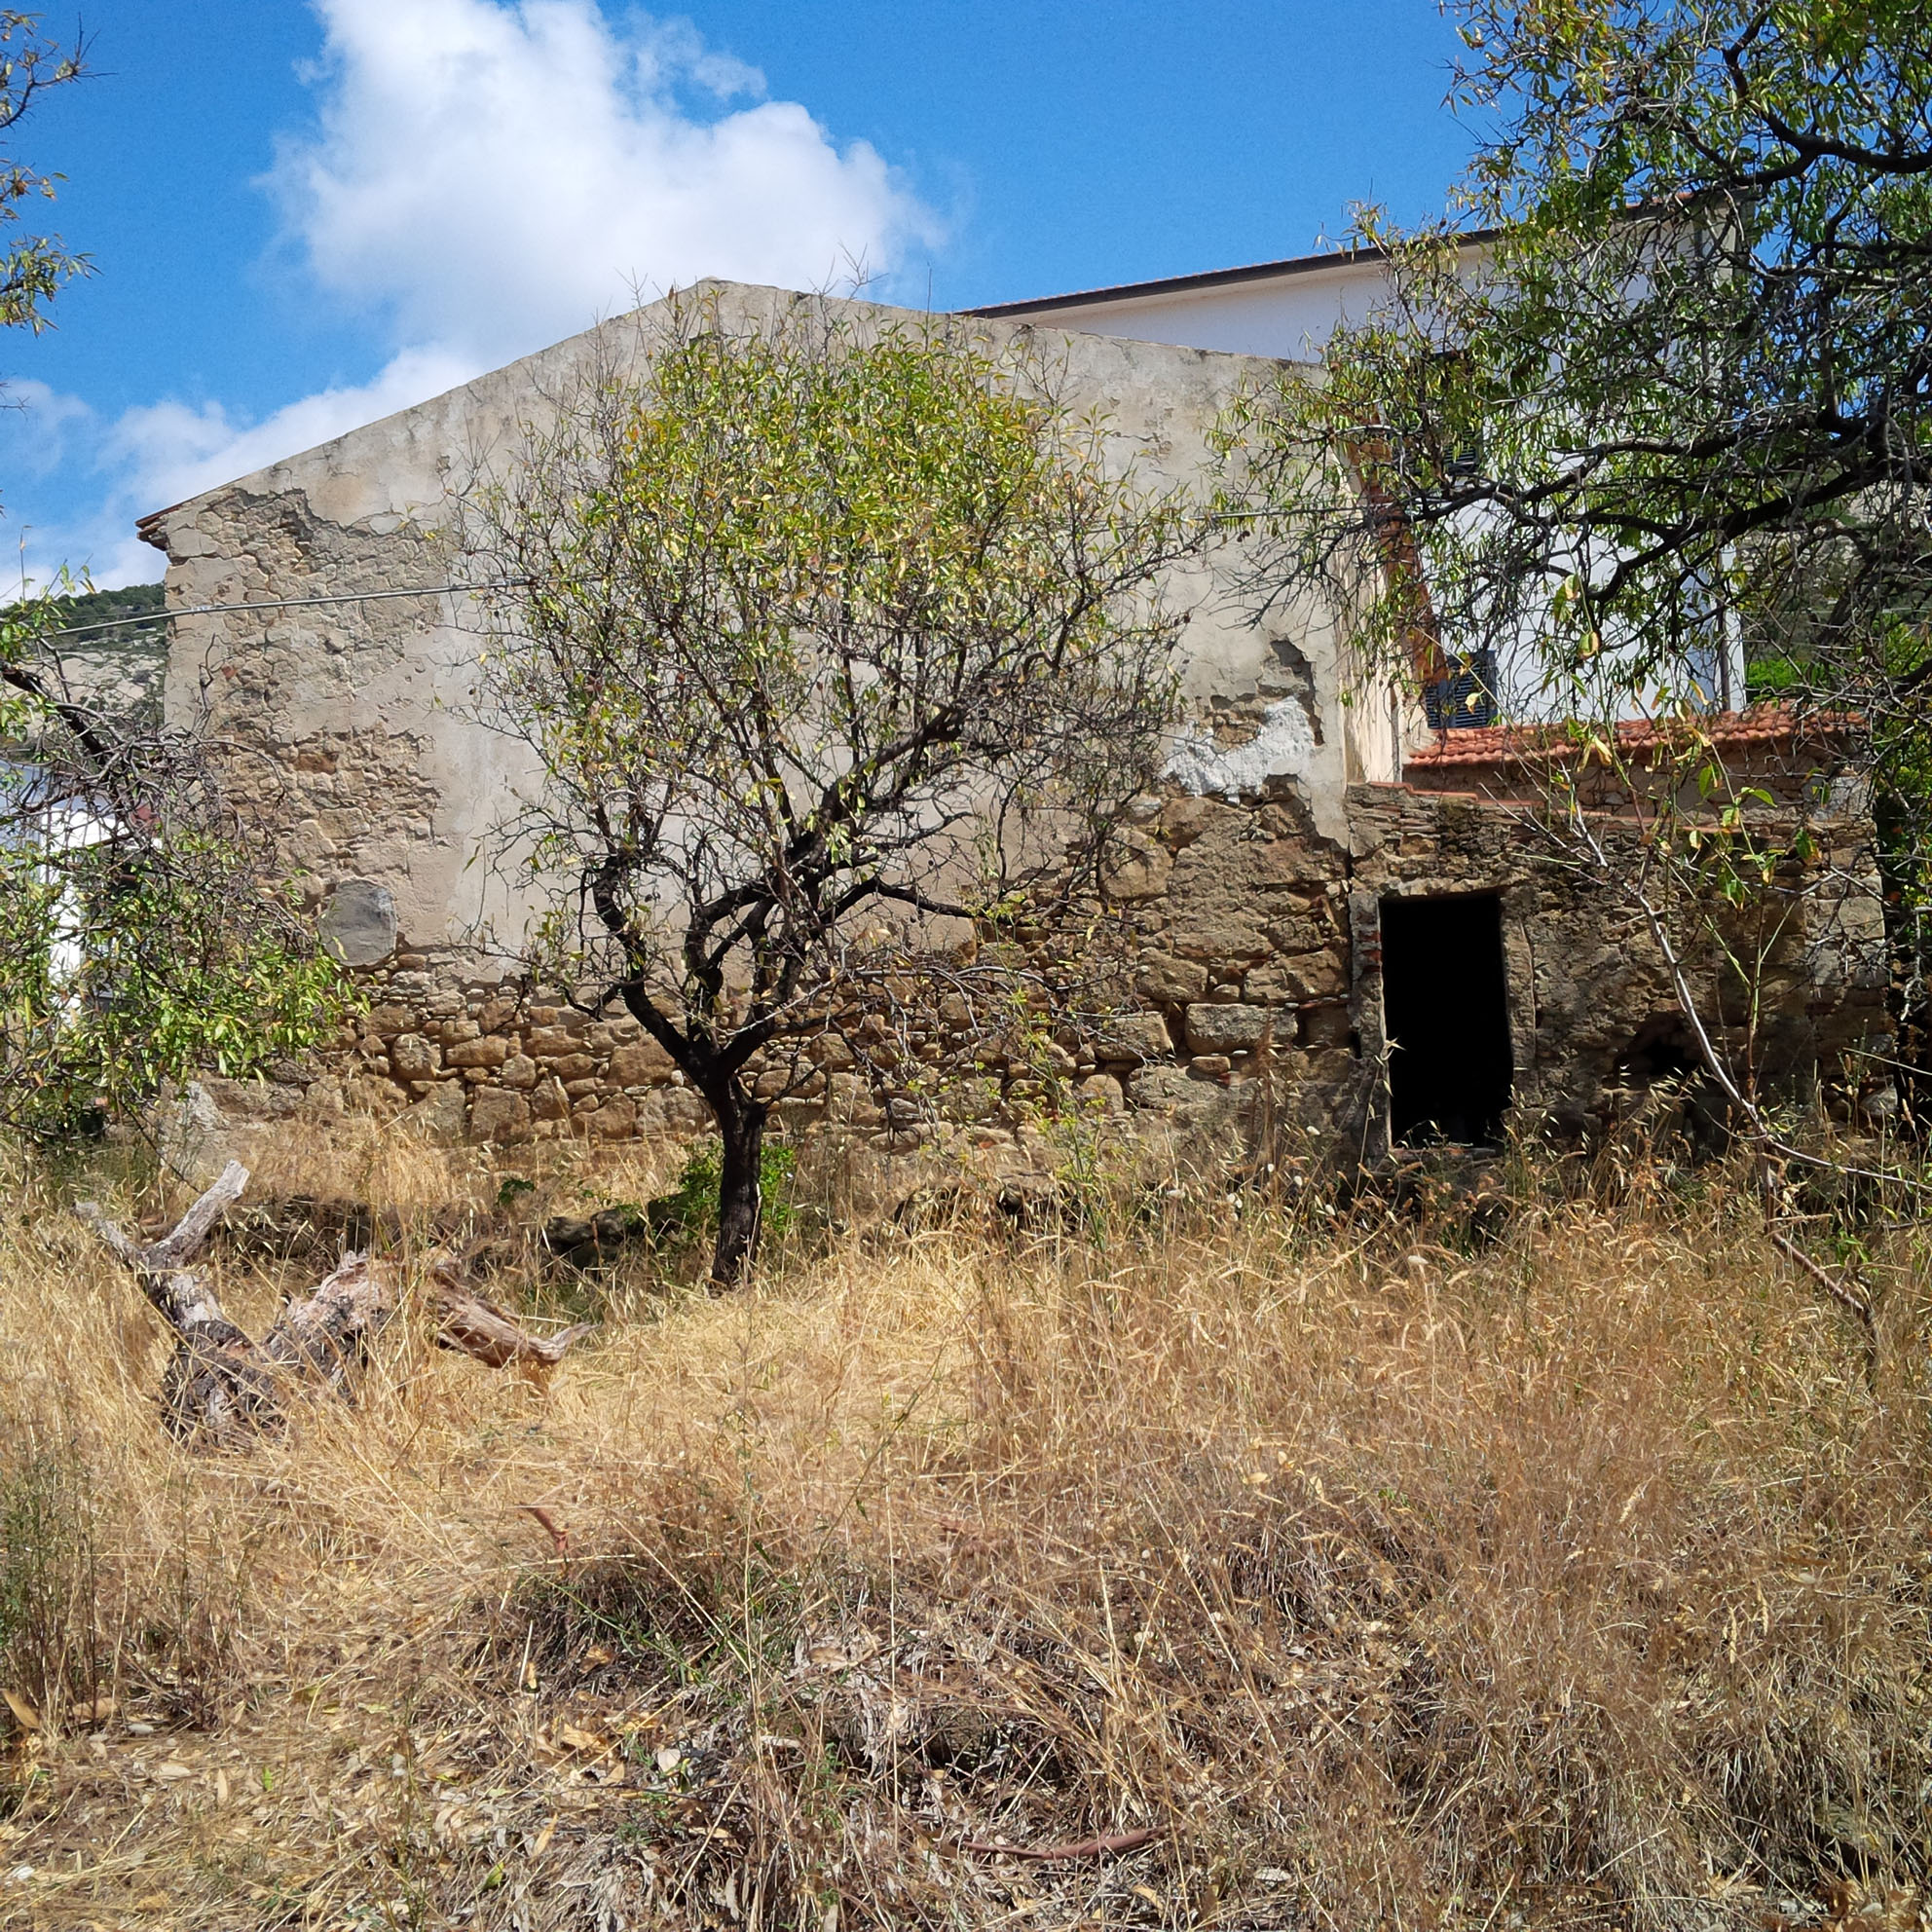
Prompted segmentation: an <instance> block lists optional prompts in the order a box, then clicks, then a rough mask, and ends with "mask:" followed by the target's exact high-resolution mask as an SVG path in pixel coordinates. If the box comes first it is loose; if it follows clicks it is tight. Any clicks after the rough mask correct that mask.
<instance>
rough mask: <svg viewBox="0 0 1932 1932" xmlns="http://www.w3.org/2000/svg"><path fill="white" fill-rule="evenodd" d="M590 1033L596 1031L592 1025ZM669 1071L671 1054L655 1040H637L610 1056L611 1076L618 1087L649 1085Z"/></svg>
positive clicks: (665, 1076)
mask: <svg viewBox="0 0 1932 1932" xmlns="http://www.w3.org/2000/svg"><path fill="white" fill-rule="evenodd" d="M591 1030H592V1033H594V1032H595V1031H596V1029H595V1028H594V1027H593V1028H592V1029H591ZM670 1072H671V1056H670V1055H669V1054H667V1053H666V1052H665V1051H664V1049H663V1048H662V1047H660V1046H659V1045H658V1044H657V1042H656V1041H655V1040H639V1041H637V1042H636V1043H635V1044H634V1045H631V1046H628V1047H619V1048H618V1049H617V1050H616V1052H615V1053H613V1055H612V1056H611V1078H612V1079H613V1080H614V1081H615V1082H616V1083H617V1085H618V1086H619V1087H651V1086H655V1085H656V1083H657V1082H658V1081H660V1080H663V1079H666V1078H667V1077H668V1076H669V1074H670Z"/></svg>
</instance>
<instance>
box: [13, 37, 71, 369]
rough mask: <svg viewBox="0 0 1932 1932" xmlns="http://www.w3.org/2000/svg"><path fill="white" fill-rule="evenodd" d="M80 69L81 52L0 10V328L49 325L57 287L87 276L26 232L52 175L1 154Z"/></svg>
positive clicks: (51, 189)
mask: <svg viewBox="0 0 1932 1932" xmlns="http://www.w3.org/2000/svg"><path fill="white" fill-rule="evenodd" d="M85 71H86V67H85V49H83V48H81V47H79V46H75V47H69V46H67V45H66V44H65V42H63V41H60V40H56V39H53V38H50V37H49V36H48V35H47V34H46V33H45V32H43V31H42V28H41V21H40V17H39V16H38V15H34V14H26V13H21V12H19V11H18V10H17V9H14V8H6V9H0V231H4V235H5V241H4V245H0V328H25V329H31V330H32V331H33V332H34V333H35V334H36V335H37V334H39V333H40V331H41V330H42V329H44V328H46V327H48V326H49V323H50V317H49V316H48V313H47V310H48V305H49V304H50V303H51V302H52V301H53V299H54V297H55V295H56V293H57V292H58V291H59V289H60V287H61V286H62V284H63V283H65V282H67V281H70V280H72V279H73V278H74V277H75V276H78V275H91V274H92V273H93V264H92V263H91V262H90V261H89V259H88V257H87V256H85V255H80V254H75V253H74V252H72V251H71V250H70V249H69V248H68V247H67V245H66V244H65V243H64V242H63V241H61V239H60V238H59V236H57V235H52V234H45V233H34V232H33V231H32V229H31V227H30V225H29V224H28V221H27V213H28V210H29V209H30V208H31V207H32V206H33V204H35V203H37V202H43V201H45V202H51V201H53V199H54V195H55V183H56V181H57V180H58V179H59V178H60V177H59V176H57V175H52V174H42V173H41V172H39V171H38V170H37V169H35V168H33V167H28V166H27V165H26V164H25V163H24V162H22V161H21V160H20V159H19V156H18V155H14V154H10V153H7V152H6V143H7V141H8V139H9V137H10V136H11V133H12V130H13V129H14V128H15V126H16V125H17V124H18V123H19V121H20V120H21V119H22V118H23V117H24V116H25V115H26V114H27V113H28V112H29V110H30V109H31V108H32V107H33V106H34V105H35V104H36V103H37V102H38V101H39V99H40V97H41V96H42V95H43V94H44V93H47V91H48V90H49V89H50V88H57V87H65V86H67V85H68V84H69V83H71V82H73V81H77V80H79V79H80V78H81V77H82V75H83V73H84V72H85Z"/></svg>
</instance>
